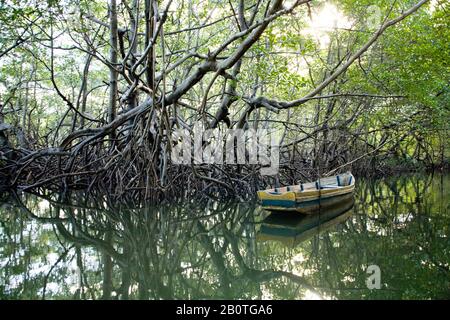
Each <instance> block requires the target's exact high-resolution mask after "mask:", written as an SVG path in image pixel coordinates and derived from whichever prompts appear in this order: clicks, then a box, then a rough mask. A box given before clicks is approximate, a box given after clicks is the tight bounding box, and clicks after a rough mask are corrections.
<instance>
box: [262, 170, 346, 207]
mask: <svg viewBox="0 0 450 320" xmlns="http://www.w3.org/2000/svg"><path fill="white" fill-rule="evenodd" d="M354 189H355V177H354V176H353V175H352V174H351V173H350V172H346V173H343V174H339V175H335V176H331V177H325V178H320V179H319V180H317V181H313V182H307V183H300V184H298V185H292V186H287V187H282V188H274V189H267V190H260V191H258V199H259V200H260V202H261V206H262V208H263V209H266V210H269V211H296V212H300V213H304V214H312V213H314V212H315V211H317V209H319V208H320V207H322V206H324V205H333V204H335V203H337V202H339V201H340V200H339V199H338V197H339V196H342V195H346V194H352V193H353V191H354Z"/></svg>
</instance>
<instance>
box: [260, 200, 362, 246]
mask: <svg viewBox="0 0 450 320" xmlns="http://www.w3.org/2000/svg"><path fill="white" fill-rule="evenodd" d="M337 198H340V202H339V203H337V204H335V205H333V206H328V207H326V208H321V209H320V210H319V211H318V212H317V213H318V214H314V215H298V214H296V213H295V212H284V213H283V214H280V213H277V212H273V213H271V214H270V215H268V216H267V217H266V218H265V219H264V220H263V221H262V224H261V227H260V228H259V231H258V233H257V235H256V239H257V240H258V241H278V242H281V243H283V244H284V245H287V246H290V247H293V246H297V245H298V244H299V243H301V242H303V241H305V240H307V239H309V238H311V237H313V236H314V235H316V234H319V233H320V232H323V231H326V230H329V229H331V228H332V227H334V226H336V225H337V224H339V223H342V222H344V221H345V220H347V219H348V218H349V217H350V216H351V214H352V210H351V209H352V207H353V204H354V200H353V196H352V195H351V194H347V195H343V196H338V197H337Z"/></svg>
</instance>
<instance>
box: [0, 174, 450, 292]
mask: <svg viewBox="0 0 450 320" xmlns="http://www.w3.org/2000/svg"><path fill="white" fill-rule="evenodd" d="M449 182H450V176H448V175H447V176H442V175H441V176H436V175H435V176H413V177H400V178H391V179H389V180H386V181H380V180H378V181H368V180H362V179H359V180H358V186H357V189H356V194H355V201H354V203H353V200H352V199H350V200H348V201H346V202H345V201H344V202H343V203H342V204H341V206H336V207H334V208H331V209H330V210H328V211H323V212H321V215H320V216H314V217H309V218H301V219H299V217H287V218H286V217H285V218H282V217H280V216H274V215H271V216H268V213H267V212H265V211H262V210H260V209H259V207H258V206H257V205H256V204H255V203H217V202H213V201H210V202H205V203H201V204H199V203H183V204H180V203H178V204H171V205H165V206H160V207H144V208H130V207H127V206H123V207H120V208H117V207H115V208H113V207H112V206H111V204H110V203H109V201H108V199H107V198H106V197H105V198H104V199H101V200H99V199H98V197H97V198H96V199H91V198H89V197H86V195H78V196H76V195H75V196H74V195H71V196H70V197H69V196H67V195H61V194H59V195H56V194H55V195H53V194H47V195H45V196H42V195H41V196H35V195H18V196H17V197H16V196H14V195H9V196H5V195H4V197H6V198H4V199H3V200H2V205H1V209H0V298H2V299H11V298H20V299H24V298H27V299H29V298H32V299H42V298H46V299H58V298H74V299H101V298H103V299H110V298H112V299H159V298H164V299H178V298H188V299H189V298H219V299H220V298H252V299H261V298H274V299H280V298H282V299H305V298H320V297H322V298H332V299H360V298H363V299H364V298H366V299H371V298H386V299H390V298H449V297H450V293H449V288H450V272H449V261H450V250H449V244H450V243H449V222H450V216H449V208H448V199H449V197H448V196H449V194H448V193H449V191H448V190H449V187H450V186H449ZM61 203H64V204H61ZM352 206H353V208H352V209H351V210H349V209H350V207H352ZM280 219H281V220H280ZM270 228H272V231H270ZM273 228H278V231H279V229H283V228H284V229H285V231H286V230H288V231H286V232H287V234H286V233H284V234H282V236H281V238H282V239H281V240H284V241H282V242H280V241H271V240H270V238H271V237H272V238H277V240H280V236H279V235H278V236H277V235H276V234H275V235H274V232H273ZM289 232H290V234H289ZM283 237H284V238H283ZM262 240H264V241H262ZM286 244H288V245H286ZM371 264H376V265H378V266H379V267H380V269H381V272H382V279H381V282H382V288H381V289H380V290H369V289H367V287H366V284H365V281H366V278H367V276H368V275H367V274H366V268H367V266H368V265H371Z"/></svg>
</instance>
